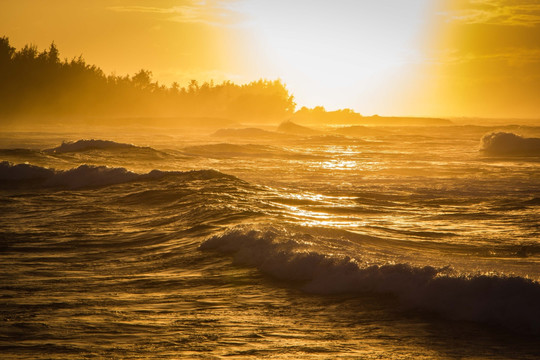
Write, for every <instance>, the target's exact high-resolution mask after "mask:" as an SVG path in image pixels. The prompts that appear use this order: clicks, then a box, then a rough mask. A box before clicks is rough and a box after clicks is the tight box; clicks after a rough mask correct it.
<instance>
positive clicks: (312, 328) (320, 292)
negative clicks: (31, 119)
mask: <svg viewBox="0 0 540 360" xmlns="http://www.w3.org/2000/svg"><path fill="white" fill-rule="evenodd" d="M538 138H540V127H538V126H497V127H496V126H491V127H490V126H471V125H461V126H457V125H456V126H445V127H403V128H397V127H395V128H394V127H371V128H369V127H354V128H346V129H337V128H336V129H326V130H325V131H322V132H320V133H311V134H309V135H302V134H284V133H277V132H272V131H259V130H257V129H243V130H241V131H237V130H231V131H221V132H217V133H213V132H211V131H208V132H207V133H205V132H204V131H203V132H199V133H197V134H193V133H189V132H185V131H164V130H163V129H161V130H160V129H147V130H145V131H140V132H137V131H135V130H132V131H130V130H125V129H122V130H121V129H120V128H117V129H112V130H111V129H93V130H87V131H86V132H85V133H84V135H81V133H80V132H67V131H64V132H62V131H59V130H58V129H57V130H55V131H33V132H32V131H20V132H3V133H2V134H0V213H1V218H0V268H1V270H2V271H1V272H0V279H1V281H0V354H1V357H2V358H4V359H30V358H31V359H83V358H84V359H87V358H88V359H89V358H102V359H261V358H271V359H538V358H540V240H539V239H540V236H539V235H540V207H539V206H540V171H539V170H540V146H539V144H538V143H539V141H540V140H539V139H538Z"/></svg>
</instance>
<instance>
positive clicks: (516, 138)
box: [481, 132, 540, 156]
mask: <svg viewBox="0 0 540 360" xmlns="http://www.w3.org/2000/svg"><path fill="white" fill-rule="evenodd" d="M481 150H483V151H484V152H486V153H488V154H492V155H503V156H504V155H519V156H540V138H526V137H522V136H520V135H517V134H514V133H509V132H495V133H491V134H487V135H484V136H483V137H482V140H481Z"/></svg>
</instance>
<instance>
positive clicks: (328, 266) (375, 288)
mask: <svg viewBox="0 0 540 360" xmlns="http://www.w3.org/2000/svg"><path fill="white" fill-rule="evenodd" d="M303 241H304V239H302V235H301V234H300V235H293V236H291V234H290V233H288V232H286V231H285V232H283V231H280V230H279V229H276V228H267V229H263V230H255V229H250V228H246V227H238V228H234V229H232V230H229V231H226V232H225V233H223V234H220V235H216V236H213V237H210V238H208V239H207V240H206V241H205V242H203V243H202V245H201V246H200V248H201V249H202V250H213V251H218V252H221V253H225V254H231V255H232V256H233V257H234V259H235V261H236V262H238V263H240V264H244V265H249V266H253V267H256V268H257V269H259V270H260V271H262V272H263V273H266V274H268V275H271V276H273V277H276V278H278V279H282V280H287V281H295V282H299V283H300V284H301V286H302V289H303V290H305V291H307V292H312V293H318V294H338V293H388V294H392V295H395V296H397V297H398V298H399V299H400V301H401V302H402V303H403V304H404V305H405V306H406V307H408V308H415V309H419V310H423V311H428V312H434V313H437V314H439V315H442V316H444V317H447V318H451V319H454V320H464V321H476V322H483V323H489V324H496V325H500V326H504V327H507V328H510V329H512V330H514V331H518V332H522V333H529V334H530V333H534V334H538V333H540V307H539V306H538V304H540V284H539V283H538V282H535V281H533V280H530V279H526V278H522V277H517V276H516V277H505V276H497V275H461V276H453V275H449V274H448V271H447V269H437V268H435V267H432V266H425V267H415V266H411V265H409V264H379V265H373V264H371V265H368V264H364V265H362V264H360V263H359V262H358V261H356V260H355V259H352V258H350V257H347V256H343V257H339V256H332V255H328V254H325V253H324V252H320V251H314V250H313V249H312V248H311V249H308V248H306V247H303V246H302V242H303ZM310 241H313V240H310Z"/></svg>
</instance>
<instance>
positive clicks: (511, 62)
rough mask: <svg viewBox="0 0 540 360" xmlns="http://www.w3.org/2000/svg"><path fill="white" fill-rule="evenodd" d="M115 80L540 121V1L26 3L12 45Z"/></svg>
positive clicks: (360, 107)
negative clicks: (285, 90) (217, 86)
mask: <svg viewBox="0 0 540 360" xmlns="http://www.w3.org/2000/svg"><path fill="white" fill-rule="evenodd" d="M3 35H5V36H8V37H9V38H10V40H11V42H12V44H13V45H14V46H16V47H17V48H20V47H21V46H23V45H24V44H26V43H33V44H35V45H37V46H38V47H39V48H40V49H43V48H45V47H47V46H48V45H49V44H50V43H51V41H53V40H54V41H55V43H56V44H57V45H58V47H59V49H60V51H61V54H62V55H63V56H65V57H69V58H70V57H73V56H78V55H80V54H82V55H83V56H84V58H85V59H86V60H87V61H88V62H89V63H92V64H96V65H98V66H100V67H101V68H102V69H103V70H104V71H105V72H106V73H111V72H115V73H116V74H126V73H129V74H133V73H134V72H136V71H137V70H139V69H141V68H145V69H149V70H151V71H152V72H153V74H154V78H156V79H157V80H159V81H160V82H163V83H167V84H170V83H171V82H173V81H178V82H179V83H180V84H182V85H184V84H186V83H187V81H188V80H190V79H199V80H210V79H214V80H215V81H218V82H220V81H223V80H225V79H230V80H233V81H235V82H239V83H242V82H249V81H251V80H256V79H258V78H261V77H263V78H271V79H273V78H278V77H279V78H281V79H282V80H283V81H284V82H286V83H287V84H288V87H289V89H290V90H291V91H292V92H293V93H294V94H295V97H296V100H297V102H298V104H299V106H303V105H306V106H310V107H312V106H316V105H322V106H325V107H326V108H327V109H337V108H344V107H348V108H353V109H355V110H356V111H358V112H360V113H362V114H365V115H370V114H381V115H421V116H470V117H473V116H481V117H497V118H500V117H513V118H518V117H521V118H540V101H539V99H540V2H539V1H536V0H407V1H403V0H377V1H357V0H336V1H319V0H310V1H308V0H289V1H285V0H274V1H267V0H228V1H227V0H213V1H193V0H153V1H143V0H77V1H72V0H48V1H41V0H18V1H2V2H0V36H3Z"/></svg>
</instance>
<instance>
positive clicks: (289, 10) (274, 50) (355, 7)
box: [237, 0, 429, 110]
mask: <svg viewBox="0 0 540 360" xmlns="http://www.w3.org/2000/svg"><path fill="white" fill-rule="evenodd" d="M428 5H429V1H427V0H414V1H407V2H406V3H405V2H395V1H377V2H358V1H339V2H337V3H336V2H333V3H328V2H323V1H315V2H313V1H309V2H308V1H295V2H294V3H291V2H285V1H275V2H265V1H249V2H247V1H245V2H242V3H241V4H240V5H237V6H239V7H240V9H239V11H243V12H244V13H246V14H247V15H248V16H247V18H248V19H249V27H251V28H252V29H253V31H255V32H256V33H257V36H256V37H257V39H259V40H260V41H262V42H264V49H265V51H264V56H265V57H268V58H271V59H273V61H272V64H273V65H272V67H271V68H269V69H265V71H266V72H267V73H268V76H273V77H280V78H283V79H286V81H287V84H288V85H289V86H290V87H291V88H293V89H294V90H295V95H296V99H297V101H298V103H299V104H300V105H306V106H316V105H318V104H321V103H324V104H325V105H327V107H328V108H342V107H351V106H354V107H358V108H361V109H362V110H365V109H369V108H371V106H370V103H372V102H373V99H374V98H375V97H374V96H373V95H374V92H381V91H384V90H385V89H384V87H381V85H382V84H388V83H389V82H391V81H392V77H393V76H392V75H393V74H394V73H395V72H397V71H398V70H400V69H402V68H403V67H404V66H407V65H408V64H411V63H415V62H417V61H418V59H419V58H420V57H421V56H422V54H421V51H420V48H421V39H420V37H421V31H422V29H423V27H424V26H425V25H426V18H427V16H426V10H427V8H428ZM382 15H384V16H382ZM381 19H384V20H382V21H381ZM394 85H395V84H394ZM377 95H378V96H380V94H377Z"/></svg>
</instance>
